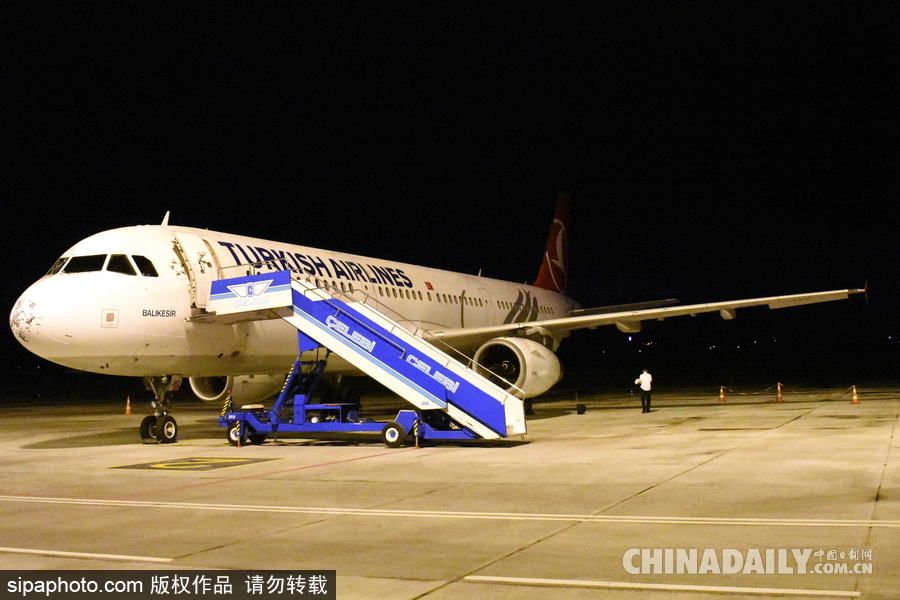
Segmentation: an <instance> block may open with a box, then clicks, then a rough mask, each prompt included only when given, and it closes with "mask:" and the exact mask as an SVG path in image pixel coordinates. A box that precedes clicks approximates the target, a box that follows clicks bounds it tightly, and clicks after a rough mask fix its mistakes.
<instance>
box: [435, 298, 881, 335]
mask: <svg viewBox="0 0 900 600" xmlns="http://www.w3.org/2000/svg"><path fill="white" fill-rule="evenodd" d="M864 291H865V290H860V289H846V290H834V291H831V292H815V293H811V294H793V295H789V296H769V297H766V298H750V299H748V300H730V301H726V302H711V303H709V304H691V305H687V306H657V307H654V308H647V309H638V310H621V311H617V312H606V311H605V309H602V310H601V312H600V314H594V311H593V310H592V309H588V310H586V311H581V312H582V313H588V314H576V315H575V316H570V317H563V318H559V319H547V320H544V321H530V322H527V323H508V324H504V325H493V326H489V327H474V328H465V329H447V330H444V331H434V330H433V331H430V332H429V334H430V335H427V337H428V338H431V337H432V336H433V337H435V338H437V339H439V340H442V341H443V342H445V343H447V344H450V345H451V346H454V347H456V348H459V349H461V350H462V349H467V348H473V347H475V348H477V347H478V346H480V345H481V344H483V343H484V342H486V341H488V340H489V339H492V338H495V337H499V336H504V335H515V334H521V333H524V334H526V335H530V334H532V333H534V334H538V335H544V336H550V337H553V338H554V339H555V340H557V341H560V340H562V338H564V337H566V336H567V335H568V334H569V332H570V331H572V330H575V329H594V328H596V327H601V326H603V325H615V326H616V327H618V328H619V329H620V330H621V331H624V332H626V333H634V332H638V331H640V329H641V321H648V320H650V319H657V320H659V321H662V320H664V319H668V318H669V317H680V316H684V315H698V314H700V313H708V312H718V313H719V314H721V315H722V318H724V319H733V318H735V316H736V312H737V310H738V309H739V308H747V307H751V306H763V305H765V306H768V307H769V308H786V307H789V306H802V305H804V304H816V303H819V302H833V301H835V300H844V299H846V298H849V297H850V295H852V294H861V293H863V292H864Z"/></svg>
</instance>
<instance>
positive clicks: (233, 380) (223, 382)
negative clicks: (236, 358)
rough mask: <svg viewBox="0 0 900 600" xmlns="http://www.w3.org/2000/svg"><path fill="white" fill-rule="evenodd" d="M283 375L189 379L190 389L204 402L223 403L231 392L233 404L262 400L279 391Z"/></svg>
mask: <svg viewBox="0 0 900 600" xmlns="http://www.w3.org/2000/svg"><path fill="white" fill-rule="evenodd" d="M284 379H285V376H284V375H237V376H228V377H191V378H190V379H189V381H190V383H191V389H192V390H193V391H194V394H195V395H196V396H197V397H198V398H200V399H201V400H203V401H204V402H224V401H225V398H227V397H228V392H229V391H231V398H232V399H233V400H234V401H235V403H239V402H240V403H248V402H255V401H257V400H264V399H265V398H268V397H270V396H274V395H275V394H277V393H278V392H280V391H281V387H282V386H283V385H284Z"/></svg>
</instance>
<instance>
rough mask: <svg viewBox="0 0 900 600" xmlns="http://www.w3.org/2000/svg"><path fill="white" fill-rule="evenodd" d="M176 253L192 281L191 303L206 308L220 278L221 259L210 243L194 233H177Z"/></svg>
mask: <svg viewBox="0 0 900 600" xmlns="http://www.w3.org/2000/svg"><path fill="white" fill-rule="evenodd" d="M175 253H176V254H177V255H178V258H180V259H181V262H182V264H184V268H185V272H187V274H188V277H189V278H190V280H191V303H192V304H193V305H194V306H196V307H197V308H206V305H207V303H208V302H209V290H210V288H211V287H212V282H213V281H215V280H216V279H218V278H219V267H220V266H221V265H220V264H219V258H218V257H217V256H216V253H215V252H214V251H213V249H212V246H211V245H210V243H209V242H207V241H206V240H204V239H203V238H201V237H200V236H199V235H196V234H193V233H185V232H177V233H175Z"/></svg>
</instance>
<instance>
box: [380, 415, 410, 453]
mask: <svg viewBox="0 0 900 600" xmlns="http://www.w3.org/2000/svg"><path fill="white" fill-rule="evenodd" d="M405 437H406V430H405V429H403V425H400V424H399V423H396V422H394V421H391V422H390V423H388V424H387V425H385V426H384V429H382V430H381V439H382V440H383V441H384V445H385V446H387V447H388V448H399V447H400V446H402V445H403V438H405Z"/></svg>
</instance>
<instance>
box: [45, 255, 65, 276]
mask: <svg viewBox="0 0 900 600" xmlns="http://www.w3.org/2000/svg"><path fill="white" fill-rule="evenodd" d="M67 260H69V257H68V256H63V257H62V258H60V259H59V260H58V261H56V262H55V263H53V266H52V267H50V270H49V271H47V275H56V274H57V273H59V272H60V271H62V268H63V265H64V264H66V261H67Z"/></svg>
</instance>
